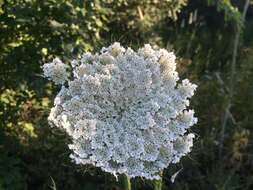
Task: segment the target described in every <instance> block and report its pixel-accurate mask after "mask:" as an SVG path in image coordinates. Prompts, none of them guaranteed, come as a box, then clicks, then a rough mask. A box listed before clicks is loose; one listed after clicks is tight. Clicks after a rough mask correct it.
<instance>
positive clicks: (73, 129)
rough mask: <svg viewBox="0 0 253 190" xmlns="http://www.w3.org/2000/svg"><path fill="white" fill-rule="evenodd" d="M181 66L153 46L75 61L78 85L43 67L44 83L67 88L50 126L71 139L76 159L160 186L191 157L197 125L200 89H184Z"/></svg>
mask: <svg viewBox="0 0 253 190" xmlns="http://www.w3.org/2000/svg"><path fill="white" fill-rule="evenodd" d="M175 59H176V57H175V55H174V53H173V52H170V53H169V52H167V50H165V49H161V50H157V51H156V50H153V49H152V48H151V46H150V45H145V46H144V47H143V48H141V49H139V50H138V51H137V52H135V51H133V50H132V49H131V48H127V49H125V48H123V47H122V46H120V44H119V43H114V44H113V45H111V46H109V47H107V48H102V50H101V52H100V54H95V55H92V54H89V53H84V54H83V56H82V58H81V60H74V61H72V62H71V65H72V69H73V79H72V80H70V79H68V77H69V74H68V73H67V72H66V66H64V64H63V63H61V62H60V61H59V60H57V61H55V60H54V61H53V62H52V63H50V64H45V65H44V72H45V76H46V77H49V78H51V79H52V80H53V81H54V82H55V83H56V84H62V89H61V91H60V92H59V94H58V95H57V97H56V98H55V106H54V107H53V108H52V110H51V114H50V116H49V121H50V123H52V124H53V125H55V126H57V127H60V128H62V129H64V130H65V131H66V132H67V133H68V135H69V136H70V137H72V144H71V145H69V148H70V149H71V150H73V153H72V154H71V155H70V157H71V158H72V159H73V160H74V161H75V162H76V163H77V164H92V165H94V166H97V167H101V168H102V169H103V170H104V171H106V172H110V173H112V174H114V175H117V174H122V173H124V174H126V175H127V176H128V177H129V178H133V177H136V176H141V177H145V178H147V179H157V178H158V176H157V175H155V174H156V173H157V172H159V171H160V170H162V169H164V168H166V167H168V165H169V164H170V163H176V162H178V161H179V160H180V158H181V157H182V156H184V155H186V154H187V153H188V152H190V149H191V147H192V144H193V143H192V141H193V138H194V135H193V134H187V129H188V128H189V127H191V126H193V125H194V124H196V123H197V118H195V117H194V111H193V110H186V108H187V106H188V105H189V98H190V97H191V96H193V95H194V91H195V89H196V87H197V86H196V85H195V84H192V83H190V82H189V80H187V79H185V80H183V81H182V83H181V84H178V80H179V77H178V73H177V72H176V63H175ZM56 62H57V63H56ZM64 83H66V84H64Z"/></svg>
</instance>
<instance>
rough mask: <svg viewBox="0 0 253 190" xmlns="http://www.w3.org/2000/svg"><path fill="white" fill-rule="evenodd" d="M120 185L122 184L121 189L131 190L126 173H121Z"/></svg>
mask: <svg viewBox="0 0 253 190" xmlns="http://www.w3.org/2000/svg"><path fill="white" fill-rule="evenodd" d="M121 178H122V185H123V190H131V181H130V179H129V178H128V177H127V176H126V175H124V174H123V175H122V176H121Z"/></svg>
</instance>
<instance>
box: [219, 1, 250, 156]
mask: <svg viewBox="0 0 253 190" xmlns="http://www.w3.org/2000/svg"><path fill="white" fill-rule="evenodd" d="M249 2H250V0H245V4H244V8H243V15H242V22H243V23H244V21H245V17H246V13H247V10H248V7H249ZM241 30H242V28H241V26H240V25H237V32H236V35H235V40H234V50H233V58H232V64H231V79H230V90H229V97H228V103H227V107H226V109H225V116H224V120H223V123H222V127H221V143H220V150H219V158H221V157H222V151H223V146H224V137H225V129H226V126H227V120H228V117H229V115H230V114H229V113H230V107H231V101H232V97H233V91H234V83H235V73H236V71H235V69H236V57H237V52H238V46H239V37H240V34H241Z"/></svg>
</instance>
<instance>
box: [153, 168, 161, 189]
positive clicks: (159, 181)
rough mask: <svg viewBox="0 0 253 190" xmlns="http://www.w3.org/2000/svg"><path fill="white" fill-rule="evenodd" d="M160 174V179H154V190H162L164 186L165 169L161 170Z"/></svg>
mask: <svg viewBox="0 0 253 190" xmlns="http://www.w3.org/2000/svg"><path fill="white" fill-rule="evenodd" d="M158 174H159V176H160V177H161V178H160V180H155V181H154V190H162V186H163V171H160V172H159V173H158Z"/></svg>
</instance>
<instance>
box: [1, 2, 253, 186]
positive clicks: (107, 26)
mask: <svg viewBox="0 0 253 190" xmlns="http://www.w3.org/2000/svg"><path fill="white" fill-rule="evenodd" d="M244 4H245V1H244V0H240V1H239V0H188V1H187V0H43V1H42V0H0V190H19V189H20V190H23V189H24V190H26V189H32V190H46V189H60V190H100V189H107V190H120V184H119V183H118V182H117V181H116V180H115V179H114V178H113V176H111V175H109V174H106V173H104V172H102V171H101V170H100V169H98V168H92V167H90V166H86V167H82V166H78V165H75V164H73V163H72V162H71V160H70V159H69V157H68V156H69V153H70V152H69V150H68V148H67V143H68V141H69V139H68V137H67V136H66V135H65V134H64V133H63V132H61V131H58V130H57V129H54V128H50V127H49V125H48V123H47V116H48V114H49V111H50V107H52V105H53V99H54V97H55V95H56V92H57V90H59V89H58V88H59V87H57V86H53V85H52V83H51V82H49V81H47V80H46V79H44V78H43V76H42V65H43V64H44V63H47V62H50V61H52V59H53V58H54V57H59V58H60V59H62V60H63V61H64V62H65V63H66V64H69V63H70V61H71V60H72V59H73V58H76V57H80V55H81V54H82V52H86V51H89V52H93V53H94V52H96V51H98V50H99V49H100V48H101V47H103V46H108V45H110V44H111V43H112V42H114V41H118V42H120V43H121V44H122V45H123V46H125V47H126V46H131V47H132V48H133V49H138V48H139V47H141V46H142V45H143V44H145V43H150V44H151V45H152V46H153V47H155V48H166V49H168V50H171V51H174V52H175V54H176V56H177V63H178V67H177V70H178V72H179V75H180V77H181V78H186V77H187V78H189V79H190V80H191V81H192V82H194V83H196V84H198V85H199V87H198V89H197V92H196V95H195V96H194V97H193V98H192V102H191V107H192V108H194V109H195V111H196V116H197V117H198V118H199V122H198V124H197V125H195V126H194V127H192V129H191V130H192V132H194V133H196V135H197V138H196V140H195V142H194V147H193V150H192V152H191V153H190V154H189V155H187V156H186V157H185V158H183V159H182V161H181V162H180V163H179V164H176V165H172V166H170V167H169V168H168V169H166V170H165V171H164V177H163V184H164V185H163V189H164V190H165V189H171V190H203V189H205V190H250V189H253V175H252V174H253V2H252V1H251V2H250V5H249V7H248V12H247V16H246V19H245V22H243V18H242V12H243V7H244ZM238 28H241V31H242V32H241V35H240V37H239V43H238V46H237V47H238V55H237V57H236V64H235V70H234V72H233V71H232V70H231V64H232V62H233V61H232V60H233V59H232V57H233V55H234V53H233V52H234V41H235V36H236V34H237V32H238ZM231 78H234V80H232V82H231ZM231 89H232V90H233V93H232V96H231ZM229 102H230V103H231V104H230V106H228V103H229ZM181 168H183V170H182V171H181V172H180V173H179V174H178V176H177V178H176V180H175V182H174V183H173V184H172V183H171V180H170V177H171V175H173V174H174V173H175V172H177V171H178V170H180V169H181ZM132 183H133V189H134V190H135V189H136V190H138V189H140V190H141V189H145V190H148V189H152V183H151V182H149V181H145V180H143V179H138V178H137V179H134V180H132Z"/></svg>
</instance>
